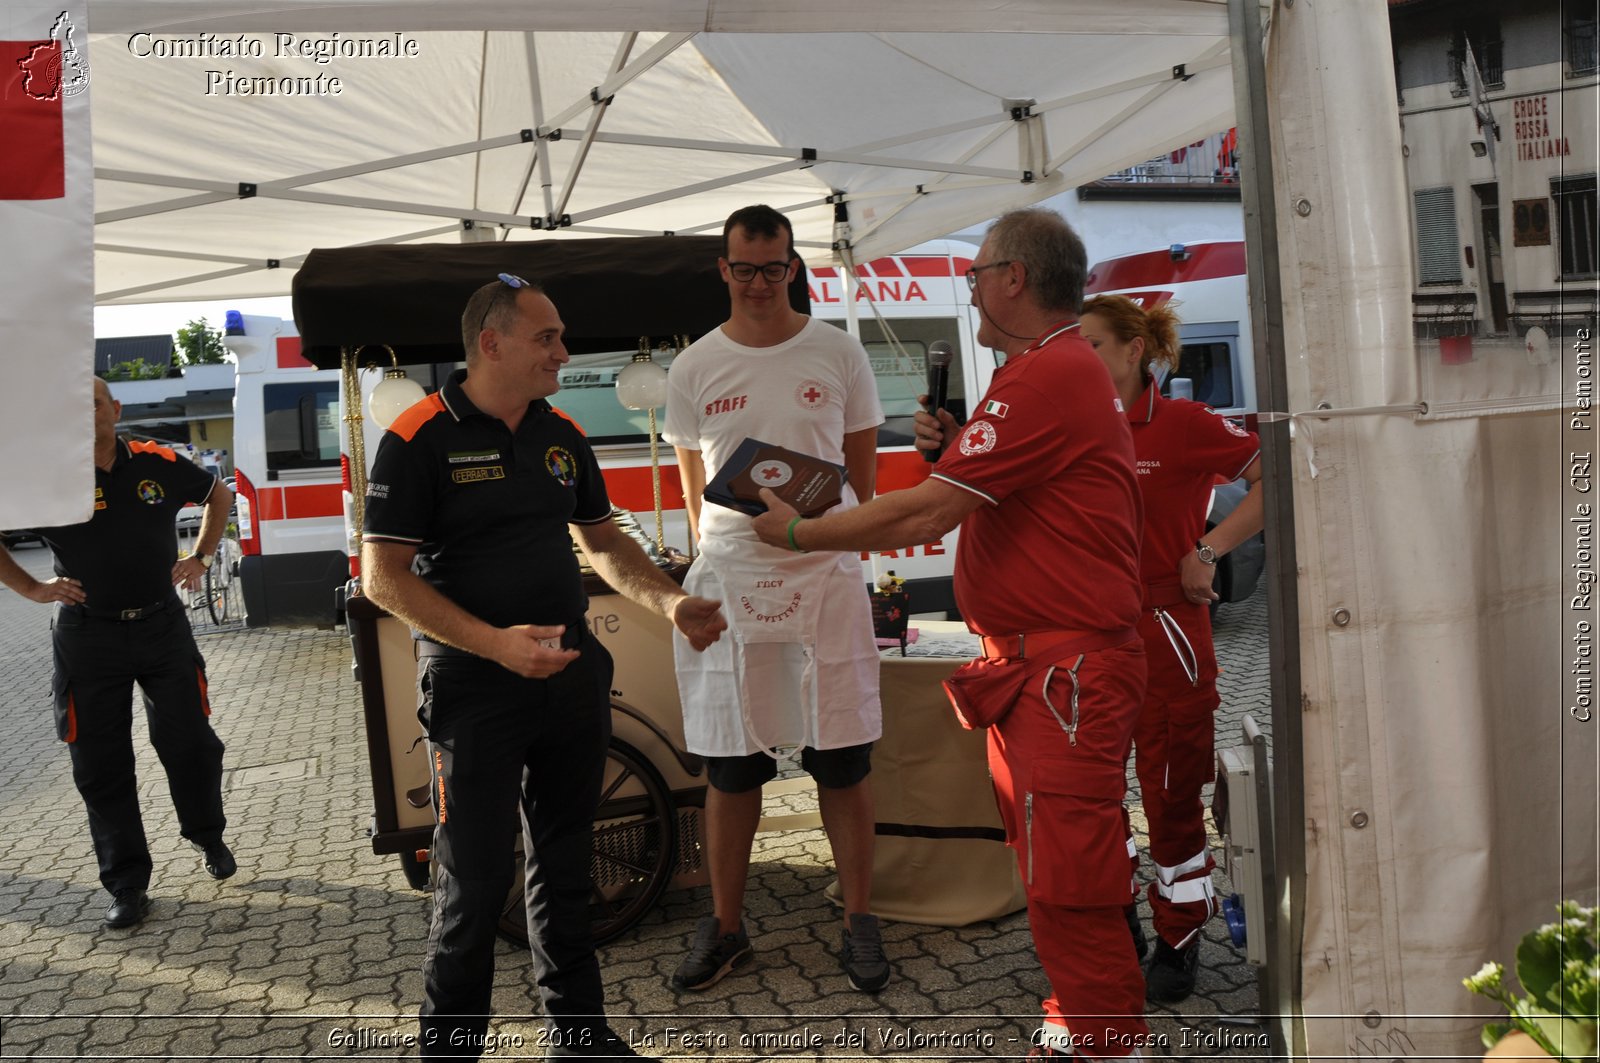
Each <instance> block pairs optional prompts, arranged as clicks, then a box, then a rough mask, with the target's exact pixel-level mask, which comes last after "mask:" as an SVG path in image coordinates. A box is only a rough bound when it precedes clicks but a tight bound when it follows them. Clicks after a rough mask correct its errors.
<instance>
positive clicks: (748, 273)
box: [728, 262, 789, 284]
mask: <svg viewBox="0 0 1600 1063" xmlns="http://www.w3.org/2000/svg"><path fill="white" fill-rule="evenodd" d="M728 272H729V273H730V274H732V275H733V279H734V280H736V281H738V282H739V283H740V284H748V283H749V282H750V281H753V280H755V279H756V274H757V273H759V274H761V275H762V276H763V277H765V278H767V280H768V281H770V282H771V283H773V284H777V283H778V282H779V281H781V280H783V279H785V278H786V277H788V276H789V263H787V262H768V263H765V264H764V265H760V266H758V265H756V264H755V263H754V262H729V263H728Z"/></svg>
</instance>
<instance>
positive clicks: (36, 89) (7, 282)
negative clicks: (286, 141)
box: [0, 0, 94, 528]
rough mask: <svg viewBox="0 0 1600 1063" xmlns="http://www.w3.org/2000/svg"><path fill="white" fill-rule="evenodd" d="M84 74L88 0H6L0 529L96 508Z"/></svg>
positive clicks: (0, 51)
mask: <svg viewBox="0 0 1600 1063" xmlns="http://www.w3.org/2000/svg"><path fill="white" fill-rule="evenodd" d="M90 79H91V71H90V69H89V61H88V24H87V11H86V9H85V5H84V3H83V0H72V2H63V0H52V2H50V3H42V2H39V0H10V2H8V3H7V4H5V5H4V7H3V8H0V143H3V144H4V145H5V150H4V152H3V153H0V232H4V233H5V234H6V241H5V242H6V249H7V250H6V254H5V255H0V291H3V292H5V293H6V298H5V300H4V301H3V302H0V308H3V309H0V336H4V338H5V342H4V359H5V366H6V370H7V372H6V379H7V381H8V384H9V386H7V387H3V388H0V424H3V425H5V437H6V441H7V445H6V449H7V453H6V455H5V458H6V461H5V464H6V467H7V473H6V485H5V490H4V491H0V528H23V527H42V526H48V525H55V524H74V523H77V522H79V521H84V520H87V519H88V518H89V516H90V515H91V513H92V512H93V509H92V506H93V495H94V459H93V452H94V419H93V403H94V399H93V390H92V388H93V385H92V377H93V373H94V309H93V305H94V258H93V241H94V232H93V228H94V189H93V185H92V183H91V182H92V180H93V176H92V174H93V163H92V159H91V152H90V141H89V84H90ZM18 448H21V449H18Z"/></svg>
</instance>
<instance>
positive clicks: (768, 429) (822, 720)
mask: <svg viewBox="0 0 1600 1063" xmlns="http://www.w3.org/2000/svg"><path fill="white" fill-rule="evenodd" d="M722 239H723V257H722V258H721V259H719V260H718V264H719V265H720V267H721V270H722V278H723V280H724V281H726V282H727V285H728V295H729V298H730V300H731V302H732V313H731V316H730V317H729V319H728V320H727V321H726V322H725V323H724V324H723V325H722V327H721V328H720V329H717V330H715V331H713V332H710V333H708V334H707V335H706V336H704V337H702V338H701V339H700V340H699V341H697V342H696V343H695V344H694V345H692V346H691V347H690V348H689V349H688V350H686V351H684V352H683V354H681V355H680V356H679V357H678V358H677V360H676V361H675V362H674V363H673V365H672V370H671V373H670V374H669V376H668V382H669V386H670V392H669V398H668V400H667V423H666V430H665V432H664V433H663V434H664V435H665V437H666V439H667V441H668V442H670V443H671V444H673V446H674V448H675V449H676V450H677V455H678V472H679V475H680V477H681V478H682V481H683V492H684V501H685V503H686V505H687V509H688V517H689V529H690V533H691V534H692V535H694V536H695V537H696V540H697V542H698V544H699V551H700V555H699V557H698V558H697V559H696V561H695V564H694V567H693V568H692V569H690V571H689V574H688V577H687V579H686V580H685V582H684V588H685V589H686V590H688V591H689V593H691V594H700V595H704V596H705V597H708V598H712V599H716V600H720V601H722V602H723V603H724V607H723V614H724V615H725V616H726V617H727V618H728V623H729V634H730V635H731V636H732V637H731V638H727V639H723V640H722V641H721V642H719V643H716V644H714V645H713V646H712V647H711V651H712V652H708V653H706V654H699V653H694V652H693V651H692V650H691V649H690V647H689V645H688V643H687V642H685V641H683V640H682V639H677V638H675V639H674V646H675V650H676V663H677V672H678V691H679V694H680V696H681V700H682V702H683V711H684V732H685V735H686V737H687V741H688V746H689V749H690V750H691V751H692V752H695V753H698V754H700V755H701V756H704V757H705V758H706V765H707V767H706V773H707V778H708V780H709V782H710V786H709V787H708V788H707V791H706V839H707V845H708V848H709V859H710V865H711V899H712V907H713V914H711V915H709V916H707V917H706V918H704V919H702V920H701V921H700V924H699V926H698V928H697V929H696V932H695V937H694V942H693V944H692V945H691V947H690V949H689V953H688V955H687V956H686V957H685V958H684V960H683V962H682V964H680V965H679V967H678V970H677V972H676V973H675V974H674V975H673V976H672V982H673V984H674V985H675V986H677V987H678V988H679V989H685V990H698V989H705V988H707V987H709V986H711V985H713V984H715V983H716V982H717V981H719V980H720V979H721V978H722V977H723V976H724V975H726V974H727V973H728V972H729V971H731V970H733V969H734V968H735V967H739V966H742V965H744V964H745V963H746V962H748V961H749V960H750V958H751V956H752V951H751V947H750V938H749V935H748V934H746V933H745V929H744V923H743V918H742V917H743V911H744V889H745V880H746V877H747V875H748V872H749V867H750V846H751V844H752V842H753V841H754V840H755V831H756V824H757V823H758V822H759V821H760V819H761V787H762V785H763V784H764V783H765V782H766V781H767V780H769V779H771V778H773V776H774V775H775V774H776V771H777V760H776V757H777V756H778V755H780V751H792V750H794V749H797V748H798V749H799V750H800V762H801V765H802V766H803V767H804V768H805V769H806V771H808V772H809V773H810V774H811V776H812V778H813V779H815V780H816V783H817V795H818V804H819V805H820V806H821V810H822V821H823V826H824V827H825V828H826V830H827V833H828V841H829V843H830V844H831V845H832V847H833V858H834V864H835V866H836V868H837V869H838V874H839V884H840V889H841V892H842V894H843V899H844V908H845V927H844V935H843V945H842V948H841V951H840V962H841V963H842V965H843V967H844V970H845V973H846V975H847V976H848V977H849V979H850V982H851V984H852V985H854V986H855V987H856V988H857V989H860V990H863V991H866V992H876V991H877V990H879V989H881V988H883V986H884V985H885V984H887V982H888V981H889V964H888V961H887V959H886V958H885V956H884V952H883V941H882V938H881V936H880V934H879V928H878V920H877V918H876V917H875V916H873V915H871V914H870V912H869V911H868V908H869V897H870V893H871V886H872V844H873V831H874V826H875V824H874V818H873V807H872V790H871V786H870V783H869V781H868V779H867V776H868V773H869V772H870V771H871V760H870V754H871V750H872V743H873V742H874V741H875V740H876V739H877V738H878V737H879V736H880V735H881V734H882V733H883V717H882V712H881V709H880V706H879V703H878V653H877V647H876V643H875V642H874V640H873V632H872V614H871V607H870V605H869V602H868V598H867V590H866V585H865V583H864V582H863V580H862V578H861V569H860V566H859V564H858V563H857V561H856V559H855V557H854V555H848V554H817V555H801V554H796V553H794V552H791V551H787V550H779V549H775V548H773V547H770V546H767V545H765V544H763V543H762V542H761V541H760V540H759V539H758V538H757V537H756V535H755V533H754V532H753V531H752V530H751V528H750V518H749V517H748V516H745V515H744V514H743V513H740V512H737V511H736V510H732V509H727V508H724V507H722V506H718V505H715V504H712V505H707V506H704V507H702V505H701V492H702V491H703V490H704V488H705V485H706V481H707V479H708V477H714V476H716V474H717V472H718V470H719V469H720V468H721V466H722V464H723V463H724V462H725V461H727V459H728V457H729V456H730V455H731V454H732V452H733V451H734V449H735V448H737V447H738V446H739V444H740V443H741V442H743V441H744V440H745V439H746V438H754V439H759V440H761V441H762V442H765V443H772V444H776V445H778V446H783V447H787V448H789V449H790V450H794V451H797V452H800V453H804V454H809V455H812V456H815V457H818V458H822V459H824V460H826V461H831V462H835V463H837V464H841V465H844V466H845V468H846V470H847V471H848V474H849V476H848V479H849V484H848V486H847V487H846V489H845V491H844V501H843V503H842V504H841V506H840V508H841V509H846V508H850V507H853V506H855V505H856V504H857V502H858V500H865V499H868V498H871V497H872V492H873V482H874V479H875V476H876V472H877V439H878V425H880V424H882V423H883V411H882V409H881V407H880V406H879V405H878V390H877V384H876V382H875V381H874V379H873V376H872V367H871V365H870V364H869V363H868V361H867V352H866V351H865V350H864V349H863V348H862V346H861V344H860V343H859V342H858V341H857V340H855V339H854V338H852V337H851V336H849V335H847V334H846V333H844V332H842V331H841V330H839V329H837V328H834V327H833V326H832V325H828V324H825V323H823V322H820V321H817V320H815V319H814V318H811V317H808V316H807V315H805V314H802V313H800V312H799V311H797V310H795V309H794V307H793V306H791V305H790V302H789V285H790V283H791V282H792V281H793V280H794V278H795V275H796V273H797V271H799V270H800V268H801V263H800V260H799V259H798V258H797V257H795V253H794V230H793V229H792V228H791V226H790V225H789V220H788V219H787V218H785V217H784V216H783V215H782V214H780V213H778V212H777V211H775V210H773V209H772V208H771V207H766V206H754V207H746V208H744V209H743V210H739V211H735V212H734V213H733V214H732V215H731V216H730V217H729V218H728V221H727V224H726V225H725V226H724V228H723V238H722Z"/></svg>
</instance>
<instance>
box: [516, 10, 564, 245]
mask: <svg viewBox="0 0 1600 1063" xmlns="http://www.w3.org/2000/svg"><path fill="white" fill-rule="evenodd" d="M522 37H523V43H524V45H525V46H526V49H527V55H528V96H529V102H530V103H532V105H533V127H534V128H535V129H539V128H541V127H543V125H544V86H543V85H542V84H541V83H540V81H539V48H538V38H537V35H536V34H534V32H533V31H532V30H529V31H528V32H527V33H524V34H523V35H522ZM535 168H537V169H538V171H539V190H540V191H541V192H542V193H543V194H544V216H545V217H547V218H548V217H551V216H552V215H554V214H555V195H554V193H553V192H552V191H551V190H552V188H553V187H554V185H555V178H554V177H552V176H551V174H550V141H549V140H547V139H545V138H544V137H534V138H533V159H532V160H531V161H530V162H529V163H528V174H527V176H525V177H523V179H522V188H521V190H520V191H519V192H518V193H517V201H516V202H515V203H513V204H512V205H511V209H512V210H513V211H520V210H521V209H522V201H523V199H524V198H525V197H526V195H527V191H528V180H529V179H530V178H531V177H532V176H533V171H534V169H535Z"/></svg>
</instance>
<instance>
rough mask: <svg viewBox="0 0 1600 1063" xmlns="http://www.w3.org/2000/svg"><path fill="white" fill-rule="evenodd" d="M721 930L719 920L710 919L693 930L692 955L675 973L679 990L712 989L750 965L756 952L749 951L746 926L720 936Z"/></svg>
mask: <svg viewBox="0 0 1600 1063" xmlns="http://www.w3.org/2000/svg"><path fill="white" fill-rule="evenodd" d="M720 929H722V928H721V926H719V925H718V923H717V917H716V916H714V915H708V916H706V917H705V918H704V919H702V920H700V922H699V924H698V925H696V926H695V929H694V942H693V943H692V944H691V945H690V946H689V954H688V955H687V956H685V957H684V958H683V962H682V963H680V964H678V969H677V970H676V971H675V972H673V975H672V984H673V986H675V987H676V988H678V989H690V990H693V989H709V988H710V987H712V986H714V985H716V984H717V983H718V982H720V981H722V979H723V977H724V976H725V975H727V974H728V972H730V971H732V970H733V969H734V968H735V967H743V966H744V965H745V964H747V963H749V962H750V959H751V957H752V956H754V955H755V951H754V950H753V949H751V948H750V935H749V934H747V933H745V930H744V924H743V923H740V924H739V929H738V930H735V931H734V932H733V933H731V934H718V933H717V931H719V930H720Z"/></svg>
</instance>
